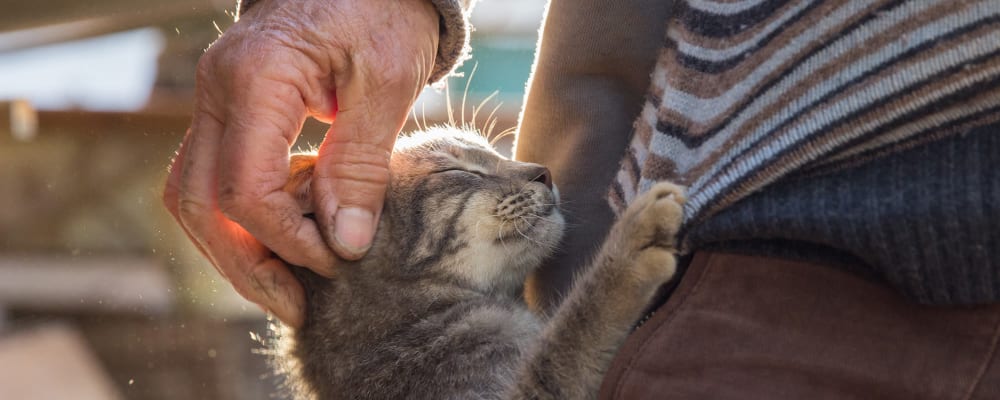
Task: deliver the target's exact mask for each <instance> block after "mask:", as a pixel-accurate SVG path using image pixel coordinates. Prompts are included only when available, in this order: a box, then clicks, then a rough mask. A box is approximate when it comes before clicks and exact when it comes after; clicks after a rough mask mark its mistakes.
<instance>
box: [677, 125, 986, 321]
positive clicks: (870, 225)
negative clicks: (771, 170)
mask: <svg viewBox="0 0 1000 400" xmlns="http://www.w3.org/2000/svg"><path fill="white" fill-rule="evenodd" d="M998 165H1000V124H995V125H991V126H985V127H980V128H976V129H973V130H971V131H969V132H967V133H964V134H961V135H955V136H952V137H950V138H948V139H944V140H940V141H937V142H934V143H930V144H925V145H922V146H918V147H916V148H914V149H911V150H908V151H905V152H902V153H898V154H896V155H893V156H889V157H883V158H880V159H877V160H874V161H872V162H869V163H866V164H863V165H860V166H857V167H854V168H849V169H845V170H841V171H838V172H835V173H831V174H825V175H821V176H809V177H800V178H791V179H787V180H786V181H783V182H780V183H777V184H774V185H771V186H769V187H768V188H767V189H765V190H763V191H761V192H759V193H756V194H753V195H751V196H749V197H747V198H746V199H744V200H742V201H740V202H738V203H736V204H734V205H733V206H731V207H729V208H727V209H725V210H723V211H721V212H720V213H718V214H716V215H714V216H713V217H712V218H709V219H708V220H706V221H705V222H704V223H702V224H698V225H695V226H692V227H691V231H690V233H689V234H688V241H689V242H690V243H692V245H693V246H694V247H696V248H701V247H704V246H712V247H714V248H721V249H726V248H727V247H729V248H731V249H735V250H738V251H739V252H747V251H748V250H749V252H756V253H769V252H772V251H774V249H775V248H783V247H784V248H787V247H805V248H807V249H821V248H826V249H830V250H838V251H840V252H846V253H849V254H850V255H853V256H854V257H856V258H857V259H860V260H861V261H863V262H864V263H865V264H867V265H869V266H871V268H872V270H870V271H859V272H863V273H868V274H871V275H875V276H876V277H878V278H881V279H883V280H885V281H886V282H888V283H889V284H891V285H892V286H894V287H896V288H897V289H899V290H900V291H901V292H903V293H905V294H906V295H908V296H909V297H911V298H913V299H915V300H917V301H920V302H923V303H933V304H977V303H987V302H996V301H998V300H1000V204H998V202H1000V173H998V171H997V166H998ZM741 242H745V243H751V244H752V245H751V246H745V245H743V244H741ZM767 242H771V243H778V244H779V246H774V247H772V246H769V245H768V243H767ZM713 244H718V245H713ZM812 255H813V256H819V257H831V256H833V257H836V256H838V255H837V254H834V253H833V252H832V251H824V250H817V251H815V252H814V253H813V254H812ZM799 256H803V255H801V254H800V255H799ZM807 256H808V255H807Z"/></svg>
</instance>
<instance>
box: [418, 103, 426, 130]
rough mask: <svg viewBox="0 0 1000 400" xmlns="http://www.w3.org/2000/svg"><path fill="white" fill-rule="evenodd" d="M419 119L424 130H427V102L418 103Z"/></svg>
mask: <svg viewBox="0 0 1000 400" xmlns="http://www.w3.org/2000/svg"><path fill="white" fill-rule="evenodd" d="M420 118H421V119H422V120H423V121H424V128H423V129H424V130H427V102H426V101H425V102H423V103H420Z"/></svg>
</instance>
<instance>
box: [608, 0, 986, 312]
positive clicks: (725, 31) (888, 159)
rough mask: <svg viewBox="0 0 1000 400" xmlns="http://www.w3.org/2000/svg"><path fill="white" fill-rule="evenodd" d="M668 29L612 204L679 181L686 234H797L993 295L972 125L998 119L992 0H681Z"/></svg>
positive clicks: (795, 239)
mask: <svg viewBox="0 0 1000 400" xmlns="http://www.w3.org/2000/svg"><path fill="white" fill-rule="evenodd" d="M666 36H667V40H666V43H665V47H664V49H663V50H662V52H661V54H660V56H659V60H658V62H657V66H656V67H655V70H654V72H653V75H652V83H651V87H650V90H649V92H648V95H647V101H646V104H645V106H644V109H643V112H642V114H641V115H640V117H639V118H638V120H637V121H636V124H635V133H634V136H633V138H632V140H631V144H630V146H629V149H628V151H627V154H626V156H625V157H624V161H623V163H622V166H621V169H620V170H619V172H618V176H617V179H616V181H615V183H614V184H613V185H612V188H611V190H610V191H609V199H610V203H611V205H612V208H614V209H615V210H616V211H620V210H622V209H623V208H624V207H625V206H627V204H628V203H629V202H630V201H631V200H632V199H633V198H635V196H636V195H637V194H639V193H641V192H643V191H645V190H646V189H647V188H648V187H649V186H651V185H652V184H653V183H654V182H656V181H659V180H670V181H674V182H679V183H681V184H685V185H688V186H689V190H688V196H689V201H688V203H687V204H686V206H685V217H686V221H685V226H684V227H683V235H682V248H683V249H684V250H686V251H690V250H693V249H695V248H699V247H703V246H710V245H712V246H715V247H716V248H718V244H719V243H724V242H727V241H729V242H731V241H734V240H755V241H757V242H758V243H759V242H760V241H761V240H768V239H774V240H776V241H780V242H781V243H784V244H785V245H788V244H792V245H794V243H808V244H809V245H810V246H811V247H818V248H828V249H829V250H831V253H838V254H847V255H853V256H854V257H857V258H859V259H861V260H863V261H865V262H866V263H868V264H869V265H870V266H871V267H872V269H873V271H872V272H873V273H874V274H875V275H876V276H880V277H882V278H884V279H885V280H887V281H888V282H889V283H891V284H893V285H894V286H896V287H898V288H899V289H901V290H902V291H903V292H904V293H906V294H908V295H910V296H912V297H913V298H915V299H918V300H920V301H923V302H929V303H977V302H987V301H997V300H1000V279H998V277H997V275H998V274H1000V272H998V271H995V270H996V269H997V268H1000V252H998V251H997V249H996V247H997V245H998V243H997V242H996V237H995V236H994V233H993V231H995V230H997V229H998V224H1000V222H998V220H997V217H998V215H997V213H998V212H997V205H996V204H995V203H996V202H1000V193H998V192H997V181H996V179H997V178H993V176H995V175H1000V174H995V173H991V172H990V171H989V168H991V167H992V165H995V164H996V163H998V162H1000V156H998V153H997V147H996V146H997V142H996V139H995V138H994V137H995V136H996V135H997V134H998V132H997V128H996V127H995V126H994V127H991V128H990V129H986V130H981V129H980V130H976V128H977V127H982V126H986V125H989V124H992V123H994V122H996V121H998V120H1000V0H983V1H970V0H912V1H901V0H880V1H853V0H827V1H820V0H815V1H814V0H783V1H776V0H744V1H738V2H725V3H723V2H716V1H709V0H687V1H681V2H680V4H679V6H678V8H677V9H676V10H675V13H674V16H673V17H672V18H670V19H669V20H668V22H667V35H666ZM970 130H971V131H975V132H977V134H969V136H968V137H965V138H961V139H954V140H945V139H946V138H949V137H953V136H956V135H960V134H963V133H966V132H969V131H970ZM928 143H932V144H928ZM990 146H992V147H990ZM754 193H759V194H758V195H756V196H752V195H754ZM748 196H751V197H750V198H748ZM991 218H992V219H991ZM816 245H819V246H816Z"/></svg>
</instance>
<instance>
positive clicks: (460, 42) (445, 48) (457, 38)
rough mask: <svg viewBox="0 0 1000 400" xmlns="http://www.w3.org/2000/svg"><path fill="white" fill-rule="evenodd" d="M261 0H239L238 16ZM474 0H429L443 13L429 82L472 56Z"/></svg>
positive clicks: (444, 75) (439, 78) (440, 78)
mask: <svg viewBox="0 0 1000 400" xmlns="http://www.w3.org/2000/svg"><path fill="white" fill-rule="evenodd" d="M257 1H258V0H239V2H238V3H237V4H236V18H237V19H239V17H240V15H243V13H244V12H246V10H248V9H250V7H252V6H253V4H254V3H256V2H257ZM474 1H475V0H430V2H431V3H433V4H434V7H435V8H437V10H438V13H439V14H440V15H441V32H440V35H439V38H438V50H437V56H436V57H435V58H434V70H433V71H431V76H430V79H429V80H428V82H427V83H435V82H437V81H440V80H442V79H444V78H445V77H447V76H448V75H449V74H451V72H452V71H454V70H455V68H457V67H458V66H459V65H462V62H464V61H465V60H466V59H468V58H469V54H470V53H471V48H470V47H469V32H470V31H471V27H470V25H469V20H468V12H469V11H470V10H471V9H472V3H474Z"/></svg>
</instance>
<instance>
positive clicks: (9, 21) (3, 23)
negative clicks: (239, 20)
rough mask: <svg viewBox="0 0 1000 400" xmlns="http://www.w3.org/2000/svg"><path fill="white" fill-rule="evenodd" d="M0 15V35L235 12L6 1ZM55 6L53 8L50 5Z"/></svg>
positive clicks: (211, 5) (184, 1) (180, 4)
mask: <svg viewBox="0 0 1000 400" xmlns="http://www.w3.org/2000/svg"><path fill="white" fill-rule="evenodd" d="M5 3H9V4H4V5H3V12H0V32H10V31H16V30H21V29H30V28H38V27H42V26H46V25H57V24H65V23H70V22H74V21H80V20H88V19H108V20H113V21H118V22H119V23H121V24H128V25H132V26H135V24H136V23H137V22H138V23H143V24H145V25H149V24H150V22H143V21H156V20H158V21H162V20H163V18H164V17H176V16H178V15H207V16H213V15H214V16H224V15H225V14H224V13H223V10H224V9H225V8H228V9H229V10H233V9H235V5H236V1H235V0H234V1H232V2H231V5H228V6H222V7H219V6H216V4H220V5H221V4H222V3H221V2H215V1H212V0H172V1H171V0H145V1H135V0H101V1H79V0H61V1H8V2H5ZM53 3H57V4H53Z"/></svg>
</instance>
